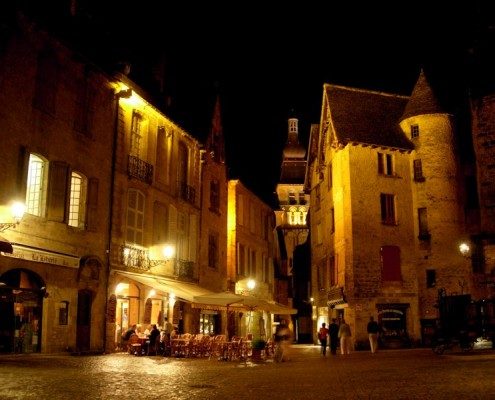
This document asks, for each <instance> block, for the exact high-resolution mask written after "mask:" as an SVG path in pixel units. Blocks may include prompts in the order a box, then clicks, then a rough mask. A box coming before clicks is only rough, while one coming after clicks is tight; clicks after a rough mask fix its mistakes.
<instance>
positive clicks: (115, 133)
mask: <svg viewBox="0 0 495 400" xmlns="http://www.w3.org/2000/svg"><path fill="white" fill-rule="evenodd" d="M131 96H132V89H127V90H121V91H119V92H117V93H115V94H114V101H115V116H114V126H113V143H112V165H111V168H110V195H109V196H108V197H109V204H108V210H109V218H108V231H107V232H108V233H107V246H106V247H107V248H106V253H107V262H106V264H107V265H106V267H107V268H106V269H107V270H106V276H105V317H104V324H103V352H104V353H106V351H107V324H108V322H107V317H108V300H109V293H108V290H109V283H110V272H111V269H112V268H111V260H110V254H111V252H110V250H111V247H112V234H113V220H114V217H113V205H114V197H115V196H114V194H115V175H116V160H117V144H118V134H119V107H120V99H121V98H129V97H131Z"/></svg>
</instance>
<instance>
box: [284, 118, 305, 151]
mask: <svg viewBox="0 0 495 400" xmlns="http://www.w3.org/2000/svg"><path fill="white" fill-rule="evenodd" d="M298 123H299V121H298V119H297V118H289V132H288V135H287V143H286V145H285V147H284V153H283V154H284V160H285V159H287V158H296V159H304V157H305V156H306V150H305V149H304V147H302V146H301V145H300V144H299V126H298Z"/></svg>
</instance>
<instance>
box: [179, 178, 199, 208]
mask: <svg viewBox="0 0 495 400" xmlns="http://www.w3.org/2000/svg"><path fill="white" fill-rule="evenodd" d="M179 194H180V197H181V199H183V200H185V201H187V202H188V203H191V204H195V202H196V189H194V188H193V187H192V186H191V185H188V184H187V183H185V182H179Z"/></svg>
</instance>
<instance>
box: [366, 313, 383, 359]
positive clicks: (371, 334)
mask: <svg viewBox="0 0 495 400" xmlns="http://www.w3.org/2000/svg"><path fill="white" fill-rule="evenodd" d="M366 330H367V331H368V338H369V341H370V349H371V352H372V353H376V350H377V349H378V332H380V327H379V326H378V323H377V322H376V321H375V320H374V318H373V317H370V322H368V326H367V328H366Z"/></svg>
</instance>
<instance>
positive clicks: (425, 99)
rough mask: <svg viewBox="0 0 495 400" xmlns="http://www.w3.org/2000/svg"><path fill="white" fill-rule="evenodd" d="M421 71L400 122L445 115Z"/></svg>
mask: <svg viewBox="0 0 495 400" xmlns="http://www.w3.org/2000/svg"><path fill="white" fill-rule="evenodd" d="M445 113H446V111H445V110H444V109H443V108H442V107H441V105H440V102H439V101H438V98H437V96H436V95H435V93H434V91H433V89H432V87H431V85H430V83H429V82H428V79H427V78H426V75H425V73H424V71H423V70H421V72H420V74H419V78H418V80H417V81H416V85H415V86H414V89H413V92H412V94H411V97H410V99H409V102H408V103H407V105H406V109H405V110H404V114H403V115H402V120H404V119H406V118H409V117H414V116H417V115H426V114H445Z"/></svg>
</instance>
